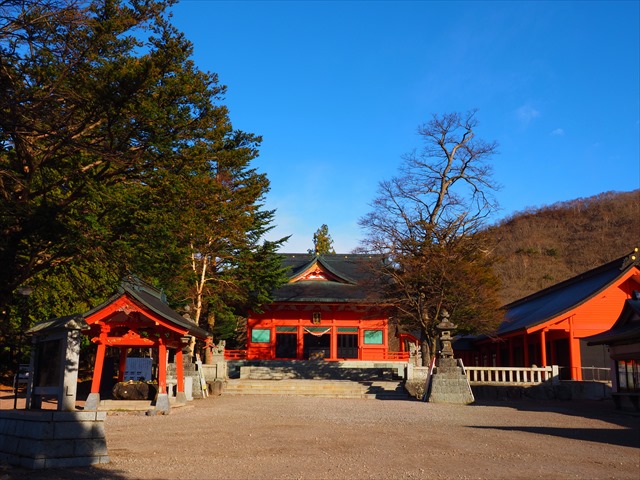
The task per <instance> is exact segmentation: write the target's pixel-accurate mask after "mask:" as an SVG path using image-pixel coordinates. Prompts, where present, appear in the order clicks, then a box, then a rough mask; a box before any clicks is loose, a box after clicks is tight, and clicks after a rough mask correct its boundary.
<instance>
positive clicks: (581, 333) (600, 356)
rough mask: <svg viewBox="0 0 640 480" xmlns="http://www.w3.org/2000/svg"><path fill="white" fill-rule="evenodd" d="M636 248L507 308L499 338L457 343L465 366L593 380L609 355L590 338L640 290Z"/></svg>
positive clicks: (606, 327)
mask: <svg viewBox="0 0 640 480" xmlns="http://www.w3.org/2000/svg"><path fill="white" fill-rule="evenodd" d="M637 252H638V249H635V251H634V252H632V253H631V254H629V255H626V256H624V257H622V258H619V259H616V260H614V261H612V262H609V263H607V264H604V265H601V266H600V267H597V268H594V269H593V270H589V271H588V272H585V273H582V274H580V275H578V276H576V277H573V278H570V279H568V280H565V281H563V282H560V283H558V284H556V285H553V286H551V287H548V288H546V289H544V290H541V291H539V292H536V293H534V294H532V295H529V296H527V297H525V298H522V299H520V300H517V301H515V302H513V303H510V304H508V305H506V306H504V307H503V309H504V312H505V315H504V321H503V322H502V324H501V325H500V326H499V328H498V330H497V332H496V333H495V335H493V336H491V337H487V336H485V337H479V338H474V339H472V341H471V342H469V339H463V340H460V341H457V342H456V343H454V350H455V352H456V356H458V357H461V358H462V359H463V361H464V363H465V364H467V365H478V366H496V367H505V366H514V367H520V366H522V367H528V366H531V365H537V366H540V367H543V366H548V365H558V366H560V375H561V378H562V379H565V380H592V379H594V378H589V372H590V371H591V372H592V371H593V369H592V367H605V368H606V367H608V366H609V355H608V353H607V352H606V349H605V348H604V347H602V345H598V346H595V345H592V346H590V345H589V344H588V343H589V342H588V337H590V336H592V335H596V334H600V333H602V332H605V331H608V330H609V329H610V328H611V327H612V326H613V325H614V324H615V323H616V320H617V319H618V317H619V315H620V312H621V311H622V309H623V307H624V305H625V301H627V300H628V299H630V298H631V297H632V295H633V291H634V290H640V261H639V259H638V253H637Z"/></svg>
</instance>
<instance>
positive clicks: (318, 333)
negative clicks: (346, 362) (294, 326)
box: [303, 327, 331, 337]
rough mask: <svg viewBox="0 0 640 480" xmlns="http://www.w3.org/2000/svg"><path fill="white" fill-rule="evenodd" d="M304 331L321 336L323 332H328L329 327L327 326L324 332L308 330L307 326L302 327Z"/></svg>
mask: <svg viewBox="0 0 640 480" xmlns="http://www.w3.org/2000/svg"><path fill="white" fill-rule="evenodd" d="M303 328H304V331H305V332H307V333H310V334H311V335H313V336H314V337H321V336H322V335H324V334H325V333H329V332H330V331H331V328H327V329H326V330H325V331H324V332H312V331H311V330H309V329H308V328H307V327H303Z"/></svg>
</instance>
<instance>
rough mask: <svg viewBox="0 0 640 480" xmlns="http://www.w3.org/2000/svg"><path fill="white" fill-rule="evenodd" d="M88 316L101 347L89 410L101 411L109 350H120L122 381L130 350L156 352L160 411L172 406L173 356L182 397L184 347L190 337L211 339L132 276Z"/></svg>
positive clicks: (161, 295) (94, 339) (93, 336)
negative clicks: (169, 387) (169, 369)
mask: <svg viewBox="0 0 640 480" xmlns="http://www.w3.org/2000/svg"><path fill="white" fill-rule="evenodd" d="M83 317H84V319H85V321H86V322H87V324H88V325H89V327H90V331H89V333H88V335H89V338H90V339H91V341H92V342H93V343H95V344H96V345H97V352H96V360H95V366H94V369H93V379H92V383H91V393H90V394H89V397H88V398H87V402H86V404H85V409H87V410H92V409H96V408H97V406H98V404H99V402H100V384H101V380H102V375H103V370H104V369H103V367H104V364H105V356H106V353H107V348H109V347H112V348H116V349H118V350H119V363H118V381H123V380H124V375H125V366H126V362H127V356H128V354H129V352H130V350H131V349H140V348H144V349H152V351H153V352H154V356H155V364H156V365H155V369H154V370H155V372H156V373H155V377H156V378H155V380H157V382H158V400H157V408H158V409H161V408H168V398H167V363H168V360H169V357H170V356H171V357H172V358H174V360H175V364H176V378H177V385H176V387H177V388H176V396H177V397H183V396H184V395H185V393H184V392H185V389H184V373H183V368H184V366H183V349H184V347H185V346H186V345H187V344H188V343H189V341H190V340H191V337H195V338H196V339H198V340H200V341H202V342H205V343H206V341H207V337H209V336H210V333H208V332H207V331H205V330H203V329H202V328H200V327H198V326H197V325H196V324H195V323H194V322H193V321H191V320H188V319H186V318H184V317H182V316H181V315H180V314H178V313H177V312H175V311H174V310H172V309H171V308H170V307H169V305H168V303H167V300H166V297H165V296H164V293H163V292H162V291H161V290H158V289H156V288H154V287H152V286H151V285H149V284H147V283H145V282H142V281H141V280H140V279H138V278H135V277H129V278H127V280H126V281H124V282H123V283H122V285H121V287H120V288H119V291H118V293H116V294H115V295H113V296H112V297H111V298H109V299H108V300H107V301H106V302H104V303H103V304H102V305H99V306H97V307H95V308H94V309H92V310H90V311H89V312H87V313H85V314H84V315H83ZM148 380H150V379H148ZM185 398H186V397H185ZM163 399H164V400H163ZM163 401H164V405H162V404H163Z"/></svg>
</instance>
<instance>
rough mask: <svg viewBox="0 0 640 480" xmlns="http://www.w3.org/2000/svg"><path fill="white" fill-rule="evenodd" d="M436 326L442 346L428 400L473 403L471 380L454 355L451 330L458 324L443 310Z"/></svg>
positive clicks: (463, 403) (432, 377)
mask: <svg viewBox="0 0 640 480" xmlns="http://www.w3.org/2000/svg"><path fill="white" fill-rule="evenodd" d="M436 328H437V329H438V331H439V332H440V344H441V346H442V348H441V350H440V353H439V355H438V359H437V360H436V368H435V370H434V372H433V375H432V376H431V385H430V388H429V390H428V396H427V401H429V402H434V403H457V404H462V405H468V404H470V403H473V402H474V400H475V399H474V398H473V393H472V392H471V386H470V385H469V380H468V379H467V377H466V375H465V374H464V372H463V370H462V367H461V366H459V365H458V362H457V361H456V359H455V358H454V355H453V347H452V346H451V342H452V340H453V338H452V337H451V332H452V331H453V330H455V329H456V328H457V325H454V324H453V323H452V322H451V321H449V313H448V312H447V311H443V313H442V321H441V322H440V323H439V324H438V325H437V326H436Z"/></svg>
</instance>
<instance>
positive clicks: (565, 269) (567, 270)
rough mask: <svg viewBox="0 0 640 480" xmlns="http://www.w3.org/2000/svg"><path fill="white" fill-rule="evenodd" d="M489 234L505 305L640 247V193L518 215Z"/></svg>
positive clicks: (606, 196) (584, 200)
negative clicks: (493, 243) (493, 244)
mask: <svg viewBox="0 0 640 480" xmlns="http://www.w3.org/2000/svg"><path fill="white" fill-rule="evenodd" d="M488 232H489V234H490V235H491V237H492V239H493V240H494V241H495V248H494V253H495V255H496V257H497V258H498V262H497V264H496V267H495V269H496V273H497V275H498V277H499V278H500V279H501V281H502V292H501V298H502V300H503V303H505V304H506V303H509V302H512V301H514V300H517V299H519V298H522V297H524V296H526V295H529V294H531V293H534V292H536V291H538V290H541V289H543V288H546V287H548V286H550V285H553V284H555V283H558V282H560V281H562V280H566V279H567V278H571V277H573V276H575V275H578V274H580V273H583V272H585V271H587V270H590V269H592V268H595V267H597V266H599V265H602V264H603V263H606V262H609V261H611V260H615V259H616V258H618V257H621V256H623V255H625V254H627V253H630V252H631V251H632V250H633V248H635V247H640V190H634V191H632V192H607V193H602V194H600V195H596V196H593V197H589V198H580V199H577V200H571V201H568V202H561V203H555V204H553V205H550V206H545V207H541V208H536V209H531V210H527V211H524V212H519V213H516V214H514V215H513V216H510V217H509V218H507V219H505V220H503V221H501V222H500V223H499V224H497V225H495V226H492V227H490V228H489V229H488Z"/></svg>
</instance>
